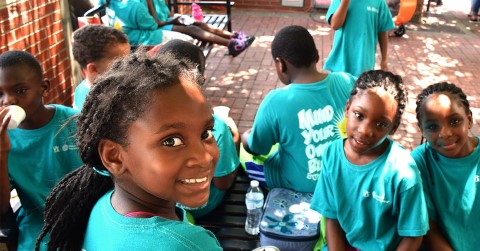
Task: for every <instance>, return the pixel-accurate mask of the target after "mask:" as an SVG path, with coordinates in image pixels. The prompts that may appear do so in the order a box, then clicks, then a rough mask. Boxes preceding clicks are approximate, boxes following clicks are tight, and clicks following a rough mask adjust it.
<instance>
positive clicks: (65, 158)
mask: <svg viewBox="0 0 480 251" xmlns="http://www.w3.org/2000/svg"><path fill="white" fill-rule="evenodd" d="M49 89H50V83H49V81H48V80H47V79H44V78H43V72H42V68H41V66H40V63H39V62H38V61H37V59H35V57H33V55H31V54H30V53H28V52H25V51H7V52H4V53H2V54H0V93H1V95H0V105H1V108H0V121H2V123H1V127H0V199H1V201H0V207H1V208H0V210H1V211H0V216H1V217H0V218H2V219H4V217H5V214H6V213H7V212H8V211H10V210H11V208H10V191H11V190H12V189H16V190H17V194H18V197H19V198H20V202H21V204H22V207H21V209H20V211H19V215H18V217H17V223H18V226H19V237H18V250H33V249H34V247H35V240H36V238H37V236H38V234H39V233H40V230H41V229H42V226H43V213H44V209H45V200H46V198H47V196H48V194H49V193H50V191H51V190H52V188H53V187H54V185H55V184H56V183H57V182H58V181H59V180H60V179H61V178H62V177H63V176H64V175H66V174H67V173H69V172H71V171H72V170H74V169H76V168H78V167H80V166H81V165H82V161H81V159H80V155H79V154H78V148H77V146H76V144H75V137H74V136H75V131H76V128H77V127H76V121H75V120H73V119H71V118H72V117H73V116H74V115H76V114H77V111H75V110H74V109H72V108H69V107H66V106H63V105H44V104H43V101H42V99H43V98H44V97H45V96H46V95H47V93H48V91H49ZM9 105H17V106H20V107H22V108H23V109H24V110H25V113H26V117H25V120H24V121H23V122H22V123H20V124H19V126H18V128H16V129H13V130H7V125H8V123H9V121H10V115H7V113H8V111H9V108H8V106H9Z"/></svg>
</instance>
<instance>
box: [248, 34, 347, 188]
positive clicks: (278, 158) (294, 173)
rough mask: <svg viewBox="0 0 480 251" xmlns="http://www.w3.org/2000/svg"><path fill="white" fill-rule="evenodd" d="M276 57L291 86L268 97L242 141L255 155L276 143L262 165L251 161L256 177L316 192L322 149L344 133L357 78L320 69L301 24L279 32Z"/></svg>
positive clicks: (250, 169)
mask: <svg viewBox="0 0 480 251" xmlns="http://www.w3.org/2000/svg"><path fill="white" fill-rule="evenodd" d="M293 38H295V39H293ZM272 56H273V59H274V61H275V68H276V70H277V74H278V77H279V79H280V80H281V81H282V83H284V84H285V85H286V86H285V87H282V88H278V89H276V90H273V91H271V92H270V93H269V94H268V95H267V96H266V97H265V99H264V100H263V101H262V103H261V104H260V107H259V108H258V111H257V115H256V117H255V120H254V122H253V127H252V129H250V130H247V131H246V132H244V133H243V135H242V143H243V147H244V149H245V150H246V151H247V152H249V153H250V154H252V155H260V154H262V155H265V154H268V153H269V152H270V149H271V148H272V146H273V145H276V144H278V150H277V151H274V152H273V153H272V154H271V155H270V156H269V157H268V158H267V159H266V161H265V163H264V165H263V166H262V165H250V164H249V163H247V164H246V169H247V172H248V173H249V176H250V177H251V178H254V179H258V180H259V181H260V184H262V183H263V185H266V186H267V187H269V188H275V187H281V188H288V189H292V190H295V191H299V192H310V193H311V192H313V191H314V189H315V184H316V183H317V179H318V175H319V172H320V169H321V166H322V158H323V148H324V147H325V146H326V145H327V144H328V143H330V142H332V141H333V140H335V139H337V138H340V137H341V133H342V131H343V130H342V124H343V123H342V122H343V110H344V108H345V102H346V101H347V99H348V97H349V93H350V90H351V89H352V87H353V83H354V81H355V79H354V77H353V76H351V75H350V74H348V73H322V72H319V71H318V70H317V66H316V64H317V62H318V59H319V57H318V51H317V49H316V47H315V42H314V40H313V37H312V36H311V35H310V33H309V32H308V30H307V29H305V28H304V27H301V26H296V25H292V26H287V27H284V28H282V29H281V30H280V31H278V33H277V34H276V35H275V38H274V39H273V42H272ZM241 159H243V157H241ZM262 174H264V175H262ZM262 176H264V177H262Z"/></svg>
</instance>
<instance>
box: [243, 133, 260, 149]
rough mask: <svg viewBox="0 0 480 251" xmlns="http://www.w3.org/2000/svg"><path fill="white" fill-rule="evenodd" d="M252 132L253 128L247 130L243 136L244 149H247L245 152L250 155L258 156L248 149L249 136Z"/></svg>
mask: <svg viewBox="0 0 480 251" xmlns="http://www.w3.org/2000/svg"><path fill="white" fill-rule="evenodd" d="M251 132H252V128H250V129H248V130H246V131H245V132H244V133H243V134H242V144H243V149H245V151H247V152H248V153H250V154H252V155H258V154H257V153H254V152H253V151H252V150H250V147H248V142H247V141H248V136H249V135H250V133H251Z"/></svg>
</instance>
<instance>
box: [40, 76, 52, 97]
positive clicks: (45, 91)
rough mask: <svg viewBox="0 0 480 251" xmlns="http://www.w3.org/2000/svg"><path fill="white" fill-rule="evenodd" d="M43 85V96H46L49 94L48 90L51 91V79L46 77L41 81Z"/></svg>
mask: <svg viewBox="0 0 480 251" xmlns="http://www.w3.org/2000/svg"><path fill="white" fill-rule="evenodd" d="M41 86H42V96H43V97H46V96H47V95H48V91H50V80H48V79H46V78H44V79H43V80H42V83H41Z"/></svg>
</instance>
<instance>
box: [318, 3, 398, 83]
mask: <svg viewBox="0 0 480 251" xmlns="http://www.w3.org/2000/svg"><path fill="white" fill-rule="evenodd" d="M326 18H327V21H328V23H329V24H330V25H331V26H332V28H333V29H334V30H335V36H334V38H333V45H332V50H331V52H330V54H329V55H328V58H327V60H326V62H325V65H324V69H325V70H329V71H333V72H337V71H340V72H348V73H351V74H352V75H354V76H359V75H360V74H361V73H362V72H364V71H367V70H373V68H374V67H375V52H376V49H377V43H378V44H379V45H380V52H381V59H382V61H381V62H380V68H381V69H382V70H386V69H387V58H388V56H387V50H388V33H387V32H388V31H389V30H391V29H393V28H395V25H394V23H393V20H392V14H391V13H390V10H389V9H388V6H387V4H386V2H385V0H371V1H370V0H369V1H355V0H333V1H332V4H331V5H330V7H329V8H328V11H327V16H326Z"/></svg>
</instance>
